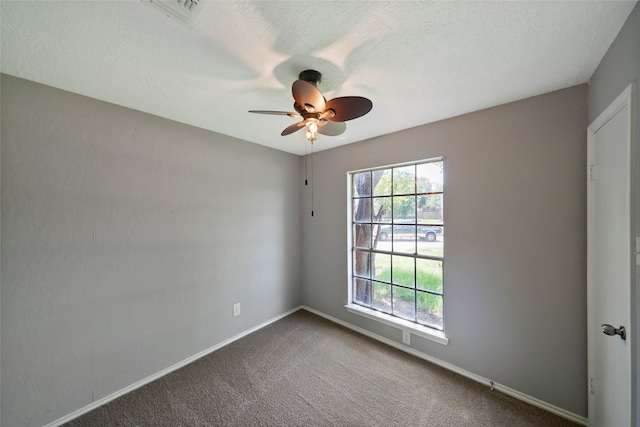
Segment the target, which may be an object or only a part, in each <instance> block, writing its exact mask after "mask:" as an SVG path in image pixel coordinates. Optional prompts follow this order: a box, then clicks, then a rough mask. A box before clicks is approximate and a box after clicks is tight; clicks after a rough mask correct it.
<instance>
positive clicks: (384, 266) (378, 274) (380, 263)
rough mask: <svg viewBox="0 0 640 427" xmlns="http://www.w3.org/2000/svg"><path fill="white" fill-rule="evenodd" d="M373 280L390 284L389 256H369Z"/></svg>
mask: <svg viewBox="0 0 640 427" xmlns="http://www.w3.org/2000/svg"><path fill="white" fill-rule="evenodd" d="M371 260H372V261H371V262H372V264H373V266H374V267H373V278H374V279H376V280H380V281H383V282H391V255H387V254H371Z"/></svg>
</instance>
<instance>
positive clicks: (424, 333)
mask: <svg viewBox="0 0 640 427" xmlns="http://www.w3.org/2000/svg"><path fill="white" fill-rule="evenodd" d="M345 308H346V309H347V311H348V312H350V313H353V314H357V315H358V316H363V317H366V318H367V319H371V320H375V321H376V322H380V323H384V324H386V325H389V326H393V327H394V328H398V329H401V330H403V331H409V332H411V333H412V334H414V335H417V336H419V337H422V338H426V339H428V340H431V341H435V342H437V343H440V344H442V345H447V344H449V338H447V337H446V336H445V334H444V332H441V331H437V330H435V329H431V328H427V327H426V326H420V325H417V324H415V323H413V322H409V321H407V320H402V319H399V318H397V317H394V316H389V315H387V314H384V313H380V312H377V311H374V310H369V309H368V308H366V307H362V306H360V305H357V304H347V305H345Z"/></svg>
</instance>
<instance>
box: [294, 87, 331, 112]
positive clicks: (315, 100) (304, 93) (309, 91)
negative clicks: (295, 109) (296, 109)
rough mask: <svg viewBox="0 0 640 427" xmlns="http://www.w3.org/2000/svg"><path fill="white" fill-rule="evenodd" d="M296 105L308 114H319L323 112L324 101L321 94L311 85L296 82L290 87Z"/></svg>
mask: <svg viewBox="0 0 640 427" xmlns="http://www.w3.org/2000/svg"><path fill="white" fill-rule="evenodd" d="M291 92H292V93H293V98H294V99H295V100H296V104H298V105H299V106H300V107H302V108H303V109H305V110H306V111H307V112H309V113H321V112H323V111H324V110H325V104H326V101H325V99H324V96H322V93H321V92H320V91H319V90H318V88H317V87H315V86H314V85H313V84H312V83H309V82H305V81H304V80H296V81H295V82H293V86H292V87H291Z"/></svg>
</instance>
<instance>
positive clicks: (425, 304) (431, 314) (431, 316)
mask: <svg viewBox="0 0 640 427" xmlns="http://www.w3.org/2000/svg"><path fill="white" fill-rule="evenodd" d="M418 322H420V323H423V324H425V325H427V326H431V327H432V328H436V329H440V330H443V328H444V321H443V318H442V296H440V295H431V294H427V293H425V292H418Z"/></svg>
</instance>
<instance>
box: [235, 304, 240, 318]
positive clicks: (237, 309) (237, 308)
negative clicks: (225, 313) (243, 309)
mask: <svg viewBox="0 0 640 427" xmlns="http://www.w3.org/2000/svg"><path fill="white" fill-rule="evenodd" d="M236 316H240V303H237V304H233V317H236Z"/></svg>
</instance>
